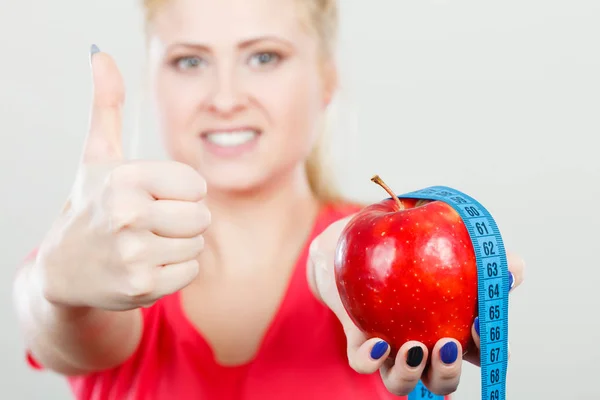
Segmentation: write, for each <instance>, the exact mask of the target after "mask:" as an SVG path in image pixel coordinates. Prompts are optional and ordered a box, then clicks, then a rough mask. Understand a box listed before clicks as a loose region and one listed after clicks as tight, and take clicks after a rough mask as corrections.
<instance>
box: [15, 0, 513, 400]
mask: <svg viewBox="0 0 600 400" xmlns="http://www.w3.org/2000/svg"><path fill="white" fill-rule="evenodd" d="M144 6H145V8H146V15H147V34H148V43H149V49H150V51H149V63H150V66H151V71H152V74H151V77H152V87H153V90H154V96H155V100H156V105H157V109H158V112H159V115H158V117H159V121H160V127H161V131H162V134H163V139H164V143H165V146H166V149H167V151H168V153H169V154H170V156H171V158H172V161H135V162H130V161H127V160H124V159H123V157H122V153H121V137H120V123H121V116H120V107H121V104H122V103H123V101H124V88H123V82H122V81H121V76H120V74H119V72H118V70H117V67H116V64H115V63H114V61H113V60H112V59H111V58H110V56H109V55H107V54H106V53H103V52H101V51H100V50H99V49H98V48H97V47H96V46H93V47H92V58H91V65H92V71H93V80H94V88H95V90H94V98H93V106H92V117H91V122H90V130H89V133H88V137H87V140H86V143H85V147H84V150H83V155H82V159H81V166H80V170H79V173H78V176H77V180H76V182H75V184H74V186H73V192H72V195H71V196H70V198H69V201H68V202H67V205H66V206H65V208H64V210H63V211H62V212H61V214H60V216H59V217H58V218H57V220H56V222H55V224H54V225H53V226H52V227H51V229H50V230H49V232H48V234H47V236H46V237H45V239H44V240H43V241H42V243H41V245H40V247H39V250H38V251H36V252H34V254H33V256H32V257H30V258H29V259H28V261H27V262H26V263H25V264H24V265H23V267H22V268H21V269H20V270H19V273H18V275H17V279H16V280H15V303H16V305H17V310H18V315H19V319H20V324H21V328H22V331H23V333H24V337H25V340H26V343H27V346H28V349H29V350H28V353H27V354H28V358H29V362H30V363H31V365H32V366H35V367H38V368H45V369H49V370H52V371H55V372H57V373H60V374H63V375H65V376H67V377H68V381H69V383H70V385H71V388H72V390H73V393H74V395H75V397H76V398H77V399H81V400H83V399H90V400H91V399H114V400H124V399H177V400H186V399H219V400H226V399H232V400H233V399H236V400H237V399H242V400H249V399H262V400H264V399H302V400H306V399H315V400H318V399H323V400H334V399H340V400H341V399H344V400H346V399H388V398H389V399H392V398H398V397H396V396H397V395H400V396H404V395H407V394H408V393H409V392H410V391H411V390H413V388H414V387H415V385H416V384H417V381H418V380H419V379H422V380H423V381H424V382H425V384H426V385H427V386H428V387H429V389H430V390H431V391H433V392H434V393H438V394H441V395H448V394H451V393H452V392H454V391H455V390H456V388H457V386H458V382H459V379H460V372H461V364H462V357H461V355H462V354H463V349H461V348H460V344H458V342H457V341H456V340H454V339H453V338H444V339H442V340H440V341H439V343H438V344H437V345H436V346H435V348H434V349H433V353H432V354H430V353H429V352H428V351H427V349H426V348H425V347H424V346H423V344H421V343H418V342H410V343H406V344H405V345H404V346H403V347H402V348H401V349H400V350H399V352H398V355H397V356H396V357H395V359H392V358H388V355H389V352H390V350H389V346H388V344H387V343H385V342H384V341H382V340H379V339H377V338H372V339H369V340H367V338H365V336H363V335H362V334H361V333H360V332H359V331H358V329H357V328H356V327H355V326H354V325H353V324H352V323H351V322H350V320H349V318H348V316H347V315H346V313H345V312H344V310H343V308H342V307H341V303H340V300H339V297H338V294H337V291H336V290H335V285H334V283H333V278H332V275H331V262H332V260H333V249H334V247H335V244H336V241H337V238H338V237H339V234H340V231H341V229H342V227H343V226H344V224H345V223H346V222H347V221H348V218H349V217H350V216H351V215H352V214H353V213H354V212H356V211H357V210H359V209H360V206H359V205H356V204H352V203H350V202H347V201H344V200H343V199H342V198H340V197H339V196H337V195H336V193H335V192H334V191H333V190H332V189H331V188H333V187H334V185H333V184H332V182H330V181H329V180H328V178H327V175H326V173H325V171H324V170H323V168H322V164H321V158H320V154H319V142H320V135H321V129H320V127H321V126H322V122H323V119H324V116H325V112H326V110H327V108H328V105H329V103H330V101H331V99H332V97H333V95H334V94H335V91H336V88H337V86H336V85H337V70H336V65H335V62H334V59H333V57H332V55H333V52H334V49H335V36H336V30H337V5H336V2H335V0H243V1H242V0H220V1H209V0H146V1H145V3H144ZM311 243H312V245H311ZM510 264H511V265H510V268H511V271H512V273H513V278H514V279H513V281H514V285H515V286H516V285H518V284H519V283H520V281H521V277H522V268H523V263H522V261H521V260H519V259H518V258H516V257H514V256H513V257H511V261H510ZM475 326H476V324H474V328H473V336H474V343H478V336H477V333H476V330H475ZM471 357H473V358H472V359H471V361H472V362H474V363H477V354H476V352H475V353H472V354H471ZM427 359H430V360H431V362H432V364H431V368H428V369H427V370H426V371H425V372H424V366H425V364H426V361H427ZM376 372H379V373H376Z"/></svg>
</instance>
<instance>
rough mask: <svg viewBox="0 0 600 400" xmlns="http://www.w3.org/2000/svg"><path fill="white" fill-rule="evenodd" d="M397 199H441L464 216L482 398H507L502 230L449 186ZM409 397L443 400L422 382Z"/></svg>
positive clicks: (477, 205)
mask: <svg viewBox="0 0 600 400" xmlns="http://www.w3.org/2000/svg"><path fill="white" fill-rule="evenodd" d="M398 198H401V199H402V198H413V199H425V200H439V201H443V202H445V203H447V204H448V205H450V206H451V207H452V208H454V209H455V210H456V212H458V214H459V215H460V216H461V218H462V220H463V222H464V224H465V226H466V228H467V230H468V231H469V236H470V237H471V242H472V244H473V249H474V250H475V256H476V259H477V299H478V310H479V332H480V347H479V348H480V353H481V358H480V360H481V399H482V400H505V399H506V370H507V364H508V291H509V289H510V284H509V272H508V262H507V259H506V250H505V249H504V243H503V241H502V237H501V236H500V231H499V230H498V226H497V225H496V222H495V221H494V219H493V218H492V216H491V215H490V213H489V212H488V211H487V210H486V209H485V207H483V206H482V205H481V204H480V203H479V202H477V201H476V200H475V199H473V198H472V197H470V196H468V195H466V194H464V193H462V192H460V191H458V190H456V189H452V188H449V187H446V186H431V187H428V188H425V189H422V190H417V191H415V192H411V193H407V194H403V195H401V196H398ZM408 398H409V400H421V399H423V400H424V399H427V400H443V396H438V395H434V394H432V393H431V392H430V391H429V390H427V388H426V387H425V386H424V385H423V383H422V382H419V383H418V385H417V387H416V388H415V389H414V390H413V391H412V392H411V393H410V394H409V396H408Z"/></svg>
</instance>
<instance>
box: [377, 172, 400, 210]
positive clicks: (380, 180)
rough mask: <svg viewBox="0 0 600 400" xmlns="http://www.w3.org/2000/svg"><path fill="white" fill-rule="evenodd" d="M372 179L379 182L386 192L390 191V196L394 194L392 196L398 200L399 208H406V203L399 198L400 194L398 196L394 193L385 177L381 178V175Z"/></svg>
mask: <svg viewBox="0 0 600 400" xmlns="http://www.w3.org/2000/svg"><path fill="white" fill-rule="evenodd" d="M371 181H373V182H375V183H376V184H378V185H379V186H381V187H382V188H383V189H384V190H385V191H386V192H388V194H389V195H390V196H392V198H393V199H394V200H395V201H396V205H397V206H398V209H399V210H404V204H402V202H401V201H400V199H399V198H398V196H396V194H395V193H394V191H393V190H392V189H390V187H389V186H388V185H386V183H385V182H384V181H383V179H381V178H380V177H379V175H375V176H373V177H372V178H371Z"/></svg>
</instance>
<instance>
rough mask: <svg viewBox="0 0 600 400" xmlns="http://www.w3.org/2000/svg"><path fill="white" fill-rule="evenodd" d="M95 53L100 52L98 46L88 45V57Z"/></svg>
mask: <svg viewBox="0 0 600 400" xmlns="http://www.w3.org/2000/svg"><path fill="white" fill-rule="evenodd" d="M96 53H100V48H99V47H98V46H96V45H95V44H93V45H92V47H90V57H91V56H93V55H94V54H96Z"/></svg>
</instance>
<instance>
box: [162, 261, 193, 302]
mask: <svg viewBox="0 0 600 400" xmlns="http://www.w3.org/2000/svg"><path fill="white" fill-rule="evenodd" d="M199 270H200V265H199V264H198V261H197V260H189V261H186V262H182V263H177V264H170V265H165V266H164V267H158V268H157V269H156V281H157V286H156V290H155V296H156V297H157V298H160V297H163V296H166V295H169V294H171V293H175V292H177V291H179V290H181V289H183V288H184V287H186V286H187V285H189V284H190V283H192V281H193V280H194V278H196V276H197V275H198V272H199Z"/></svg>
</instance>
